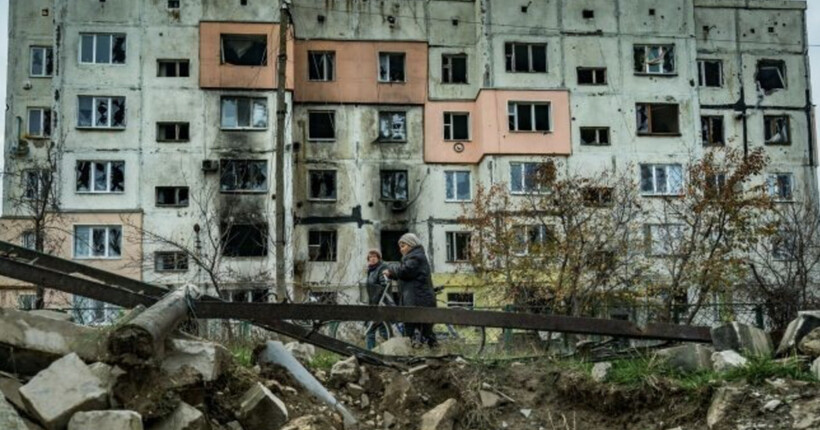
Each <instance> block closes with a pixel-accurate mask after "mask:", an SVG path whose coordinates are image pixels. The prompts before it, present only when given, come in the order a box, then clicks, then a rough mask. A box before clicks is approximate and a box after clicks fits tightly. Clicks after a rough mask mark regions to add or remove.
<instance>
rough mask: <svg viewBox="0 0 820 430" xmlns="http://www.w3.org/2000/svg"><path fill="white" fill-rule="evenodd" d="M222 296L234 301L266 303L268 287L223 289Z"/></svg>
mask: <svg viewBox="0 0 820 430" xmlns="http://www.w3.org/2000/svg"><path fill="white" fill-rule="evenodd" d="M221 295H222V298H223V299H225V300H229V301H231V302H235V303H267V302H268V289H267V288H253V289H243V290H223V291H222V294H221Z"/></svg>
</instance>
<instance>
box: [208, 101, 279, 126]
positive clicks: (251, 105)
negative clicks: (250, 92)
mask: <svg viewBox="0 0 820 430" xmlns="http://www.w3.org/2000/svg"><path fill="white" fill-rule="evenodd" d="M229 100H234V102H235V103H236V117H235V118H236V125H235V126H230V125H229V126H225V118H226V117H225V102H226V101H229ZM242 100H247V101H248V115H249V117H248V125H247V126H240V125H239V123H240V118H239V103H240V101H242ZM257 103H260V104H261V105H262V106H263V107H264V108H265V125H264V126H260V127H256V126H254V122H253V112H254V106H255V105H256V104H257ZM269 126H270V112H268V98H267V97H253V96H222V97H220V98H219V129H220V130H222V131H266V130H267V129H268V127H269Z"/></svg>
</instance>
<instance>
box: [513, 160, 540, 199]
mask: <svg viewBox="0 0 820 430" xmlns="http://www.w3.org/2000/svg"><path fill="white" fill-rule="evenodd" d="M548 166H549V164H548V163H510V192H511V193H513V194H524V193H540V192H545V191H547V190H548V189H549V187H548V185H547V179H548V178H547V175H548V173H549V172H548V171H549V170H550V169H549V168H548Z"/></svg>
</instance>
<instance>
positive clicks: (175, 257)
mask: <svg viewBox="0 0 820 430" xmlns="http://www.w3.org/2000/svg"><path fill="white" fill-rule="evenodd" d="M164 257H172V258H173V263H174V264H173V266H174V268H173V269H164V268H160V267H159V263H160V261H161V259H162V258H164ZM180 257H182V258H180ZM180 261H184V263H185V264H184V266H185V267H184V268H178V267H177V266H178V265H179V263H180ZM190 267H191V266H190V263H189V258H188V254H187V253H185V252H182V251H156V252H154V272H156V273H186V272H188V270H190Z"/></svg>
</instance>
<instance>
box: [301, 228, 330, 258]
mask: <svg viewBox="0 0 820 430" xmlns="http://www.w3.org/2000/svg"><path fill="white" fill-rule="evenodd" d="M308 258H309V259H310V261H336V232H335V231H322V230H310V231H309V232H308Z"/></svg>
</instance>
